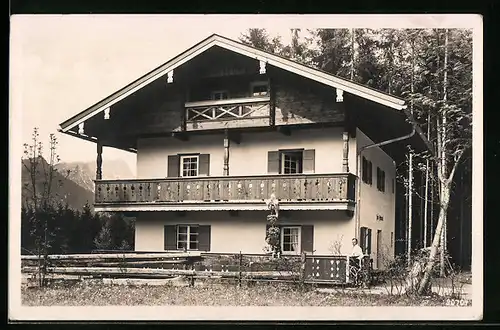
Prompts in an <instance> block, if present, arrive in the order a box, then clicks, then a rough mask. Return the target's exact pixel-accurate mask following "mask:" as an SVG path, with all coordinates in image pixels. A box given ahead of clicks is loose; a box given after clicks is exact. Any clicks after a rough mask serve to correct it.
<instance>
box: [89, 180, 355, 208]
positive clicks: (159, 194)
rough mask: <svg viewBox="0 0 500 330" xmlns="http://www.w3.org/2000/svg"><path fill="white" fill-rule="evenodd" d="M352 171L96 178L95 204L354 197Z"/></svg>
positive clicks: (307, 200)
mask: <svg viewBox="0 0 500 330" xmlns="http://www.w3.org/2000/svg"><path fill="white" fill-rule="evenodd" d="M354 185H355V176H354V175H352V174H295V175H266V176H244V177H235V176H232V177H231V176H228V177H196V178H166V179H153V180H99V181H96V189H95V205H96V206H106V205H134V204H155V205H158V204H181V203H196V204H214V203H215V204H224V203H263V202H264V201H265V200H268V199H269V198H270V196H271V194H275V196H276V198H278V200H280V201H281V202H282V203H285V204H286V203H325V202H326V203H328V202H330V203H334V202H353V201H354Z"/></svg>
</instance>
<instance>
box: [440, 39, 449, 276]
mask: <svg viewBox="0 0 500 330" xmlns="http://www.w3.org/2000/svg"><path fill="white" fill-rule="evenodd" d="M443 67H444V72H443V105H444V108H443V111H442V114H441V117H442V136H441V141H442V142H441V167H442V177H441V178H440V180H441V181H442V180H445V179H447V166H448V162H447V157H448V155H447V150H446V146H447V139H448V135H447V127H446V125H447V121H448V113H447V112H448V111H447V110H446V101H447V96H448V95H447V92H448V90H447V87H448V70H447V68H448V30H445V33H444V64H443ZM446 218H447V217H446V216H445V217H444V219H443V231H442V233H441V235H442V236H441V256H440V257H441V258H440V266H439V273H440V275H441V277H443V276H444V265H445V252H446V229H447V228H446Z"/></svg>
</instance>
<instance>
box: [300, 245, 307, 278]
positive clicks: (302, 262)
mask: <svg viewBox="0 0 500 330" xmlns="http://www.w3.org/2000/svg"><path fill="white" fill-rule="evenodd" d="M305 279H306V253H305V252H302V254H301V256H300V282H301V283H303V282H304V281H305Z"/></svg>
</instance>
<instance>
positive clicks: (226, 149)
mask: <svg viewBox="0 0 500 330" xmlns="http://www.w3.org/2000/svg"><path fill="white" fill-rule="evenodd" d="M222 175H224V176H229V132H228V130H227V129H226V130H224V165H223V174H222Z"/></svg>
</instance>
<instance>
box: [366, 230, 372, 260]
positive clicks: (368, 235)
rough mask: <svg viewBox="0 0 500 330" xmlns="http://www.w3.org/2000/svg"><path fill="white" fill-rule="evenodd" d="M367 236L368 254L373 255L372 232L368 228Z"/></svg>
mask: <svg viewBox="0 0 500 330" xmlns="http://www.w3.org/2000/svg"><path fill="white" fill-rule="evenodd" d="M366 235H367V242H366V244H367V247H366V254H371V253H372V230H371V229H369V228H368V229H367V233H366Z"/></svg>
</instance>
